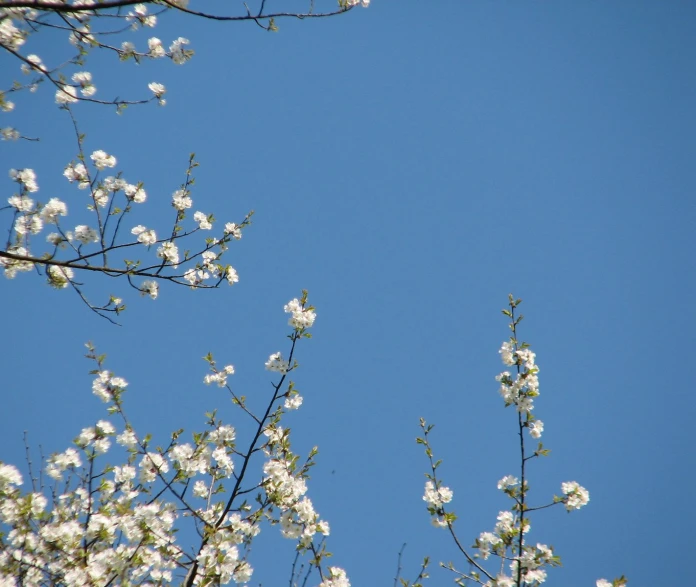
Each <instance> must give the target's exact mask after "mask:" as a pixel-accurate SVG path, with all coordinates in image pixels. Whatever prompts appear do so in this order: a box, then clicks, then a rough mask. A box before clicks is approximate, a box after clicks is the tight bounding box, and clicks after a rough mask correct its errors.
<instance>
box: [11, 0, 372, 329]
mask: <svg viewBox="0 0 696 587" xmlns="http://www.w3.org/2000/svg"><path fill="white" fill-rule="evenodd" d="M208 4H209V3H206V2H203V1H199V2H191V3H190V2H189V0H146V1H142V2H134V1H132V0H107V1H103V2H102V1H96V0H72V1H64V0H0V47H1V48H2V49H3V50H4V53H5V54H6V57H7V56H9V58H10V60H13V59H14V62H15V63H16V64H17V66H18V67H17V70H16V74H17V76H18V77H16V78H15V79H13V80H12V81H9V80H7V81H4V82H3V81H2V80H0V113H5V114H4V115H7V113H12V112H14V111H16V110H19V109H20V108H16V104H15V100H16V96H19V95H21V94H22V93H23V92H38V91H40V89H41V86H42V85H46V84H48V85H49V86H50V87H51V88H52V97H53V101H54V102H55V104H57V105H58V107H59V109H60V110H62V111H64V112H65V113H66V114H67V115H68V116H69V118H70V121H71V123H72V126H73V128H74V131H75V132H74V134H75V137H76V142H77V145H76V146H77V149H76V150H77V155H76V158H75V159H74V160H73V161H71V162H70V163H68V164H67V165H66V167H65V171H64V175H65V177H66V178H67V179H68V181H70V182H71V183H74V184H76V185H77V187H78V188H79V189H80V190H84V191H85V192H87V199H86V202H85V199H84V198H82V202H81V201H80V200H77V201H63V200H61V199H59V198H55V197H51V198H48V200H47V201H38V200H35V199H34V198H35V196H34V194H35V192H37V191H38V190H39V180H38V178H37V175H38V174H37V170H36V168H35V167H34V166H31V165H26V166H24V167H21V168H13V169H10V170H9V175H10V179H11V180H12V181H13V182H15V184H16V185H17V186H18V189H17V191H15V192H14V193H12V194H11V195H9V197H8V198H7V203H8V205H7V206H4V207H0V212H2V211H4V212H6V213H7V214H9V222H10V229H9V231H8V232H9V234H8V238H7V241H6V243H5V245H4V247H2V248H0V268H2V269H3V272H4V275H5V277H8V278H13V277H15V276H16V275H17V273H21V272H30V271H34V270H37V271H38V272H40V273H43V274H44V275H45V276H46V279H47V281H48V283H49V284H50V285H51V286H53V287H55V288H56V289H66V288H71V289H72V290H74V291H75V292H76V293H77V294H78V296H79V297H80V299H81V300H82V301H83V302H85V303H86V304H87V305H88V306H89V308H90V309H92V310H93V311H94V312H96V313H97V314H99V315H100V316H102V317H105V318H107V319H109V320H111V318H109V314H110V313H114V314H116V315H118V314H119V313H120V312H122V311H123V310H124V309H125V308H126V305H125V303H123V298H122V294H120V293H119V294H117V295H110V296H109V299H108V300H107V301H106V302H105V303H98V304H97V303H93V302H92V301H91V299H90V296H89V295H88V294H87V293H86V291H85V288H84V285H85V282H84V281H83V280H82V277H80V276H85V277H86V276H87V275H95V274H101V275H105V276H109V277H123V278H126V279H127V280H128V282H129V285H130V286H132V287H133V288H135V289H136V290H138V291H139V292H141V293H142V294H143V295H147V296H149V297H150V298H152V299H156V298H157V296H158V295H159V288H160V283H162V282H164V281H168V282H170V283H174V284H179V285H187V286H190V287H192V288H194V289H209V288H217V287H219V286H220V284H221V283H223V282H225V281H226V282H227V283H229V284H230V285H231V284H234V283H236V282H238V281H239V276H238V274H237V272H236V270H235V269H234V268H233V267H232V266H231V265H229V264H227V263H223V262H222V256H223V254H224V252H225V251H226V250H227V247H228V244H229V242H230V241H231V240H238V239H239V238H240V237H241V231H242V229H243V228H245V227H246V226H248V225H249V223H250V217H251V213H249V214H247V215H246V217H245V218H244V219H243V220H242V221H241V222H238V223H233V222H227V223H226V224H225V225H224V230H222V231H221V232H220V234H219V235H217V236H210V237H208V238H206V239H205V241H204V242H203V243H200V244H196V245H191V244H189V241H190V239H189V238H188V237H190V236H192V235H193V234H194V233H196V232H199V231H207V230H212V228H213V222H214V216H213V215H212V214H208V213H204V212H202V211H200V210H199V211H195V212H194V214H193V220H194V222H195V223H196V224H197V227H196V228H189V227H187V226H184V225H183V224H182V221H183V220H184V219H185V217H186V210H187V209H189V208H190V207H191V206H192V200H191V197H190V188H191V186H192V184H193V177H192V175H191V172H192V169H193V168H194V167H195V166H196V165H197V164H196V163H195V161H194V159H193V156H191V159H190V161H189V167H188V170H187V173H186V181H185V182H184V184H183V185H182V186H181V188H180V189H179V190H177V191H176V192H175V193H174V196H173V201H172V205H173V206H174V208H175V209H176V217H175V220H174V223H173V225H172V228H171V230H170V231H168V233H167V236H166V237H165V238H158V235H157V231H156V230H155V229H154V228H152V227H148V226H145V225H143V224H140V223H138V222H135V223H133V224H132V225H131V226H130V227H126V226H125V224H122V221H123V219H124V216H125V215H126V214H129V213H131V212H135V209H136V208H137V205H139V204H142V203H143V202H145V200H146V198H147V193H146V191H145V188H144V185H143V183H142V182H136V183H133V182H128V181H126V180H125V179H124V176H123V173H122V172H119V173H115V174H113V175H106V172H107V170H109V169H112V168H114V167H115V166H116V164H117V159H116V157H115V155H113V154H109V153H106V152H105V151H103V150H101V149H97V150H94V151H92V152H91V153H90V154H89V155H88V152H87V151H86V146H85V135H84V134H82V133H81V132H80V130H79V127H78V121H77V114H78V111H79V110H78V109H79V108H80V107H81V104H83V103H87V104H91V105H99V106H109V105H110V106H113V107H115V108H116V112H118V113H122V112H123V111H124V110H125V109H126V107H128V106H131V105H137V104H145V103H148V102H153V101H155V102H157V103H158V104H159V105H160V106H164V105H165V104H166V99H165V94H166V93H167V88H166V87H165V86H164V85H163V84H162V83H159V82H157V81H152V82H150V83H149V84H148V85H147V90H148V91H147V94H146V95H141V96H140V97H136V98H120V97H114V98H104V97H100V92H99V91H98V86H99V73H96V72H94V71H90V69H89V66H88V63H89V58H90V56H91V54H92V53H93V52H94V51H104V52H107V53H111V54H113V55H115V56H116V57H117V58H118V60H120V61H123V62H128V61H130V62H134V63H140V62H141V61H143V60H146V59H147V60H160V59H168V60H171V61H172V62H173V63H174V64H176V65H183V64H185V63H187V62H188V61H189V60H190V59H191V58H192V57H193V55H194V51H193V49H192V48H191V43H190V41H189V40H188V39H187V38H185V37H181V36H180V37H177V38H175V39H173V40H171V41H163V40H161V39H160V38H158V37H157V36H152V35H151V34H149V33H148V31H150V30H151V29H153V28H155V27H156V26H157V24H158V22H159V20H160V19H161V18H162V17H163V16H164V15H166V14H167V13H171V12H178V13H180V14H185V15H190V16H192V17H194V16H195V17H198V18H206V19H214V20H222V21H251V22H255V23H256V24H258V25H259V26H261V27H262V28H264V29H267V30H277V25H276V21H277V20H278V19H279V18H300V19H304V18H316V17H326V16H332V15H337V14H341V13H345V12H347V11H349V10H351V9H352V8H353V7H355V6H356V5H359V4H361V5H363V6H367V5H368V4H369V1H368V0H362V1H360V0H339V1H338V5H337V6H336V5H334V6H335V8H334V9H333V10H328V11H325V12H319V11H315V8H314V2H313V1H310V2H309V4H308V9H307V11H306V12H272V11H269V10H268V6H267V2H266V0H261V1H260V3H259V6H258V10H256V11H254V12H252V10H251V9H250V8H249V7H248V6H246V5H245V6H246V13H245V14H240V15H224V14H214V13H209V12H206V11H205V10H203V9H202V8H203V7H205V6H207V5H208ZM268 4H269V5H270V2H269V3H268ZM40 32H42V33H44V34H58V35H61V34H62V35H64V37H63V38H67V41H68V42H67V43H66V45H65V47H66V49H67V52H66V53H65V54H64V55H63V54H61V52H60V51H55V52H52V53H51V54H50V55H39V54H38V53H37V51H36V50H34V51H32V48H31V46H32V42H31V41H32V38H33V37H34V36H35V35H36V34H38V33H40ZM8 73H9V74H10V75H12V73H11V71H10V70H9V68H8V70H7V72H6V73H5V75H7V74H8ZM2 84H6V85H5V89H3V88H2ZM124 93H127V92H124ZM25 124H29V125H31V119H29V120H27V121H25ZM36 130H37V129H31V128H29V129H18V128H16V127H15V126H5V125H4V124H0V139H2V140H4V141H17V140H27V141H35V140H38V138H37V137H34V136H32V135H33V134H34V133H35V132H36ZM84 205H87V207H88V209H89V210H90V211H91V212H92V213H93V217H92V220H91V221H85V220H84V219H81V220H79V221H77V222H75V223H74V224H73V225H68V224H67V221H66V220H65V219H64V217H65V216H67V214H68V211H69V210H74V209H75V207H77V208H78V209H79V208H80V207H82V206H84ZM48 225H52V226H55V230H54V231H52V232H50V233H48V234H46V235H45V238H44V236H43V235H42V236H39V235H40V234H41V233H42V231H43V230H44V229H45V227H46V226H48ZM128 232H130V234H131V235H132V236H133V237H134V239H130V240H129V239H128V238H127V236H126V235H127V234H128ZM44 242H47V245H45V244H42V243H44ZM138 244H140V245H143V246H144V247H145V248H146V252H147V253H149V254H152V257H154V258H152V259H150V260H142V259H140V258H133V257H131V256H130V254H131V253H132V252H134V251H137V245H138ZM134 247H135V248H134ZM141 250H142V249H141ZM125 253H128V255H127V256H126V255H124V254H125ZM138 257H139V254H138ZM139 277H140V278H144V279H142V280H137V278H139ZM134 280H135V281H134ZM111 321H112V322H113V320H111Z"/></svg>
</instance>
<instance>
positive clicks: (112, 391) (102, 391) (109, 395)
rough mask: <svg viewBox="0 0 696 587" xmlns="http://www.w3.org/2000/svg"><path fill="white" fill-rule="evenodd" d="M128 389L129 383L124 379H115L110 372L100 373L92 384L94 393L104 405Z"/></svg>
mask: <svg viewBox="0 0 696 587" xmlns="http://www.w3.org/2000/svg"><path fill="white" fill-rule="evenodd" d="M126 387H128V382H127V381H126V380H125V379H123V377H115V376H114V375H113V373H111V372H110V371H100V372H99V374H98V375H97V378H96V379H95V380H94V381H93V382H92V393H93V394H94V395H96V396H97V397H98V398H99V399H100V400H101V401H103V402H104V403H108V402H111V401H113V400H114V398H115V397H116V396H117V395H118V394H119V393H121V392H122V391H124V390H125V389H126Z"/></svg>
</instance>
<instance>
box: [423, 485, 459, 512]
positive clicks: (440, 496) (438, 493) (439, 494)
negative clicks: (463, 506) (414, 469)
mask: <svg viewBox="0 0 696 587" xmlns="http://www.w3.org/2000/svg"><path fill="white" fill-rule="evenodd" d="M452 497H454V492H453V491H452V490H451V489H450V488H449V487H439V488H437V489H436V488H435V484H434V483H433V482H432V481H426V482H425V493H424V494H423V501H424V502H426V503H427V504H428V505H429V506H432V507H434V508H438V509H439V508H441V507H442V506H443V505H444V504H446V503H449V502H450V501H452Z"/></svg>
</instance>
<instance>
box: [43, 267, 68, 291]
mask: <svg viewBox="0 0 696 587" xmlns="http://www.w3.org/2000/svg"><path fill="white" fill-rule="evenodd" d="M46 276H47V277H48V283H49V284H50V285H52V286H53V287H55V288H56V289H64V288H66V287H68V285H70V281H71V280H72V278H73V277H74V272H73V270H72V269H70V267H59V266H57V265H50V266H49V267H48V269H46Z"/></svg>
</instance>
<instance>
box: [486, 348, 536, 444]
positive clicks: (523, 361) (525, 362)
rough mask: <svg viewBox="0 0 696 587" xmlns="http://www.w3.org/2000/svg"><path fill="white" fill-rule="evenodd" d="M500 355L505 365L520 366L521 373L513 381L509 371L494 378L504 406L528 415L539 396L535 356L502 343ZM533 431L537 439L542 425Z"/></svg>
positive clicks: (530, 352)
mask: <svg viewBox="0 0 696 587" xmlns="http://www.w3.org/2000/svg"><path fill="white" fill-rule="evenodd" d="M499 352H500V354H501V357H502V359H503V363H504V364H505V365H509V366H511V365H520V367H521V368H522V371H521V372H520V373H518V374H517V376H516V377H515V379H514V380H513V379H512V375H511V374H510V372H509V371H503V372H502V373H501V374H500V375H498V376H496V378H495V379H496V381H498V382H500V384H501V385H500V395H501V396H502V397H503V399H504V400H505V405H506V406H509V405H515V406H516V408H517V411H518V412H520V413H527V414H529V413H530V412H531V411H532V410H533V409H534V398H535V397H537V396H538V395H539V377H538V373H539V367H538V366H537V365H536V363H535V357H536V355H535V354H534V353H533V352H532V351H531V350H529V349H527V348H525V349H520V350H515V349H514V347H513V345H512V343H510V342H504V343H503V345H502V347H501V348H500V351H499ZM539 424H540V426H539V427H538V428H536V429H535V431H534V437H535V438H539V437H540V436H541V432H542V431H543V429H544V428H543V423H542V422H539Z"/></svg>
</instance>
